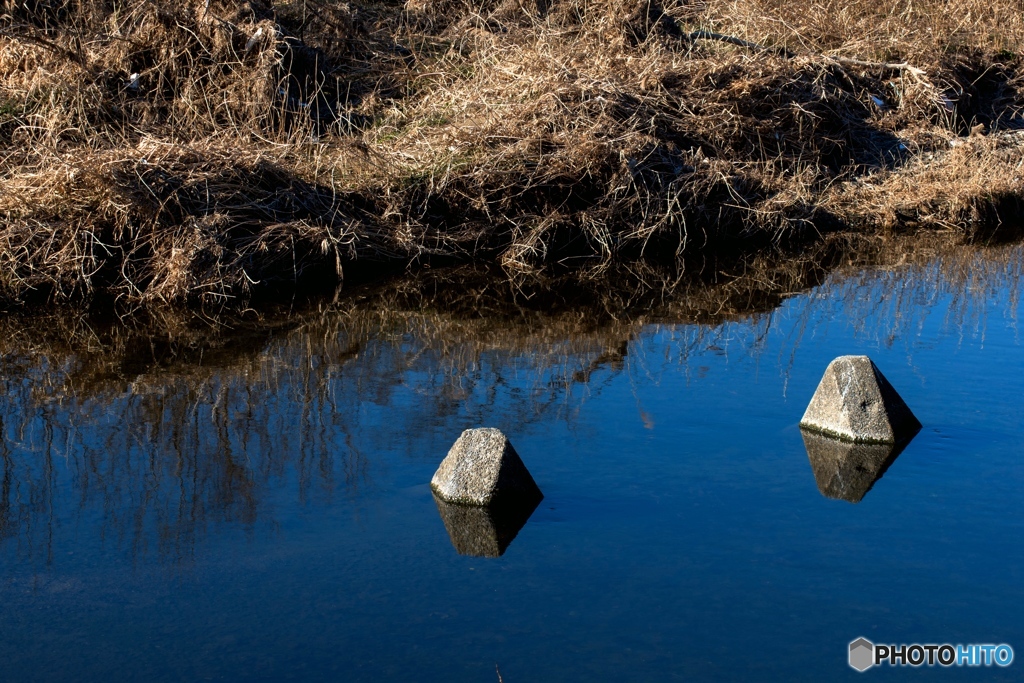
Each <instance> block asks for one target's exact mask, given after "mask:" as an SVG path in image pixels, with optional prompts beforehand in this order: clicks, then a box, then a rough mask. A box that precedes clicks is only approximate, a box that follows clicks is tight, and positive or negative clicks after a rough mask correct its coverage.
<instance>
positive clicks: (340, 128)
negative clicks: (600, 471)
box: [0, 0, 1024, 306]
mask: <svg viewBox="0 0 1024 683" xmlns="http://www.w3.org/2000/svg"><path fill="white" fill-rule="evenodd" d="M1022 128H1024V4H1022V0H984V1H983V0H964V1H962V2H951V1H949V0H916V1H914V0H884V1H882V2H876V1H870V2H869V1H868V0H795V1H790V2H782V1H781V0H746V1H741V0H703V1H701V0H667V2H666V3H665V4H663V5H662V4H659V3H658V2H657V0H406V2H404V4H403V3H401V2H397V1H392V0H386V1H384V2H373V1H368V2H365V3H361V4H353V3H343V2H338V1H334V0H280V1H276V2H271V1H270V0H251V1H249V2H238V1H237V0H175V1H173V2H172V1H171V0H0V213H2V216H3V218H2V224H0V301H3V302H6V303H8V304H10V303H13V302H25V301H29V300H33V299H44V300H51V301H53V300H56V301H67V300H99V299H102V300H107V299H109V298H111V297H112V298H114V299H116V300H117V301H119V302H121V303H124V304H127V305H144V306H149V305H152V304H163V303H172V304H189V305H195V306H233V305H237V304H244V303H245V302H246V301H248V300H250V299H251V297H252V296H253V295H254V294H259V293H265V292H278V291H288V290H290V289H293V288H294V287H295V285H296V284H301V285H317V284H322V283H335V282H337V281H338V279H339V278H344V277H346V276H349V277H352V275H353V274H354V273H372V272H375V271H378V270H380V269H381V268H382V267H384V265H385V264H388V265H392V266H394V265H399V266H403V265H409V264H436V263H441V262H458V261H474V262H487V263H494V264H500V265H501V266H502V267H503V268H504V269H505V270H506V271H507V272H509V273H513V274H514V273H524V272H530V271H535V270H536V269H538V268H555V269H562V270H572V271H575V272H577V273H582V274H584V275H588V274H591V273H593V272H595V270H600V269H602V268H606V267H608V266H609V265H612V264H621V263H627V262H632V261H635V260H636V259H641V258H642V259H651V260H657V261H662V262H668V263H670V264H674V265H675V266H680V265H684V264H687V263H691V262H693V261H694V260H700V259H703V258H705V257H707V256H708V255H709V254H711V255H722V254H740V253H748V254H749V253H752V252H755V251H757V250H761V249H765V248H775V247H782V248H793V247H798V246H800V245H805V244H808V243H814V242H817V241H819V240H820V239H821V237H822V236H823V235H825V234H827V233H830V232H831V233H834V232H837V231H859V232H861V233H862V234H865V233H866V234H891V233H893V232H895V231H902V230H907V229H921V228H924V229H934V230H941V231H948V232H952V233H954V234H956V235H958V236H960V237H963V238H967V239H973V238H976V237H978V236H979V235H981V236H985V237H990V236H991V235H992V234H994V233H997V232H999V230H1000V229H1002V231H1003V233H1005V232H1007V231H1008V230H1009V229H1010V228H1012V227H1013V226H1012V223H1013V221H1014V220H1016V222H1017V224H1018V225H1019V223H1020V220H1019V215H1020V211H1021V207H1022V204H1024V201H1022V198H1024V179H1022V176H1024V168H1022V161H1021V159H1022V157H1024V132H1022V131H1021V130H1020V129H1022ZM1015 217H1016V218H1015Z"/></svg>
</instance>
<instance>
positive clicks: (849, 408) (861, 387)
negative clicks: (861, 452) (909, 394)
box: [800, 356, 921, 443]
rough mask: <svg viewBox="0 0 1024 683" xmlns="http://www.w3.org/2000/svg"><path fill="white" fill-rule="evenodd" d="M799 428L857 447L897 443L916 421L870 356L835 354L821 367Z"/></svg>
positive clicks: (914, 427)
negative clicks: (847, 442)
mask: <svg viewBox="0 0 1024 683" xmlns="http://www.w3.org/2000/svg"><path fill="white" fill-rule="evenodd" d="M800 426H801V427H803V428H804V429H810V430H813V431H817V432H822V433H824V434H828V435H830V436H834V437H838V438H840V439H846V440H848V441H855V442H858V443H897V442H900V441H905V440H907V439H909V438H910V437H912V436H913V435H914V434H916V433H917V431H918V430H919V429H920V428H921V423H920V422H918V420H917V418H916V417H914V414H913V413H912V412H910V408H908V407H907V404H906V403H904V402H903V399H902V398H900V395H899V394H897V393H896V390H895V389H893V388H892V385H891V384H889V382H888V380H886V379H885V377H884V376H883V375H882V373H881V372H880V371H879V370H878V368H877V367H876V366H875V364H874V363H873V362H871V359H870V358H868V357H867V356H840V357H839V358H836V359H835V360H834V361H832V362H831V363H829V365H828V368H826V369H825V375H824V376H823V377H822V378H821V382H820V383H819V384H818V389H817V390H816V391H815V392H814V396H813V397H812V398H811V403H810V405H808V406H807V411H806V412H805V413H804V416H803V418H802V419H801V420H800Z"/></svg>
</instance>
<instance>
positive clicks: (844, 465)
mask: <svg viewBox="0 0 1024 683" xmlns="http://www.w3.org/2000/svg"><path fill="white" fill-rule="evenodd" d="M800 434H801V436H803V438H804V447H805V448H806V449H807V459H808V460H810V461H811V469H812V470H814V481H815V483H817V485H818V490H819V491H821V495H823V496H825V497H826V498H836V499H839V500H845V501H848V502H850V503H859V502H860V501H861V500H862V499H863V498H864V495H865V494H866V493H867V492H868V491H870V490H871V487H872V486H874V485H875V482H876V481H878V480H879V479H881V478H882V475H883V474H885V471H886V470H887V469H889V466H890V465H892V463H893V462H894V461H895V460H896V458H897V457H898V456H899V454H900V453H902V452H903V449H904V448H905V447H906V445H907V443H908V441H903V442H901V443H898V444H891V443H854V442H853V441H843V440H842V439H836V438H833V437H830V436H826V435H824V434H821V433H818V432H812V431H808V430H806V429H801V430H800Z"/></svg>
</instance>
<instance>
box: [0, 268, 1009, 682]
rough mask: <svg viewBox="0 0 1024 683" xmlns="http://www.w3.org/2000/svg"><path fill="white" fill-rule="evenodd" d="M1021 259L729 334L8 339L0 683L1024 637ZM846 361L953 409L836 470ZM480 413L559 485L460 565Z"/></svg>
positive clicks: (792, 670)
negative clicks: (817, 410)
mask: <svg viewBox="0 0 1024 683" xmlns="http://www.w3.org/2000/svg"><path fill="white" fill-rule="evenodd" d="M1022 261H1024V255H1022V251H1021V250H1020V249H1019V248H1010V249H1002V250H998V251H994V252H986V253H979V254H977V255H973V256H965V255H959V256H957V257H955V258H953V257H945V258H936V259H935V260H933V261H931V262H929V263H927V264H925V265H920V266H913V267H910V266H903V267H899V268H895V269H885V270H866V271H863V272H859V273H845V274H834V275H832V276H830V277H829V278H828V279H827V281H826V282H825V283H824V284H823V285H821V286H819V287H817V288H815V289H813V290H811V291H809V292H804V293H801V294H797V295H794V296H791V297H788V298H785V300H784V301H783V302H782V304H781V305H779V306H778V307H776V308H774V309H773V310H764V311H760V312H755V313H751V314H749V315H732V316H725V317H724V318H723V319H719V320H717V321H713V322H711V323H708V324H703V325H699V324H694V323H685V322H683V323H673V322H672V320H671V319H664V318H663V319H661V320H660V321H657V322H653V321H651V320H647V321H645V320H640V319H636V318H635V317H623V318H620V319H619V320H614V319H612V318H610V317H609V318H607V319H604V320H595V319H593V317H592V316H590V315H589V314H579V315H573V314H572V313H571V312H564V311H563V312H562V313H560V314H558V315H554V316H544V315H540V314H532V313H530V314H524V315H523V316H520V317H519V318H517V319H513V320H509V319H496V318H491V317H488V316H485V315H481V316H473V315H464V314H460V315H455V314H452V313H450V312H449V313H445V312H443V311H438V310H431V309H429V308H424V309H420V310H411V311H401V310H397V311H390V312H386V313H385V312H382V311H380V310H379V309H378V308H375V307H374V306H371V305H369V304H361V303H359V302H358V301H357V302H354V303H353V302H347V303H346V302H344V301H343V302H342V303H340V304H337V305H335V306H332V307H331V308H330V309H329V310H326V311H325V312H323V313H315V314H305V317H302V318H301V319H300V320H299V321H298V322H297V323H293V324H290V325H289V326H288V327H287V328H277V329H273V330H269V331H257V332H255V333H250V334H247V335H242V336H240V337H238V338H234V337H227V338H225V337H223V336H221V335H218V334H212V333H211V336H210V339H209V340H207V341H202V340H200V341H196V340H195V339H194V338H189V340H188V341H184V342H180V343H179V344H178V345H177V346H176V343H175V342H174V341H173V340H172V341H170V342H167V340H163V341H161V342H160V343H159V344H157V343H155V342H153V343H148V342H145V341H139V339H137V338H134V337H132V336H131V335H130V334H127V333H126V334H125V335H122V336H118V334H113V333H104V334H93V331H91V330H89V329H88V328H82V329H79V330H77V331H76V332H75V335H74V340H73V341H72V342H71V343H69V344H65V343H58V342H57V341H54V340H55V339H59V338H61V334H64V336H65V337H66V336H69V333H59V332H58V331H52V330H49V329H47V330H42V329H40V330H35V331H33V330H27V331H22V332H19V333H14V332H11V331H10V330H8V332H7V333H5V334H6V335H7V336H9V337H10V340H8V341H6V342H3V344H4V346H3V347H2V350H3V360H2V367H0V369H2V382H3V389H2V392H3V393H2V397H0V434H2V441H0V633H2V638H0V662H2V668H0V678H2V679H3V680H12V681H32V680H96V681H106V680H132V681H163V680H166V681H186V680H187V681H192V680H244V681H249V680H288V679H291V680H335V681H387V680H395V681H398V680H402V681H497V680H498V675H497V672H496V667H497V668H498V669H500V672H501V676H502V677H503V679H504V680H505V681H507V682H509V683H514V682H517V681H519V682H521V681H568V680H601V681H603V680H609V681H651V680H780V681H782V680H785V681H792V680H807V681H822V680H844V679H850V680H855V679H856V680H860V679H858V678H857V676H860V675H861V674H856V673H855V672H853V671H852V670H851V669H849V668H848V667H847V664H846V648H847V644H848V643H849V642H850V641H851V640H853V639H854V638H856V637H858V636H865V637H867V638H869V639H871V640H873V641H875V642H953V643H956V642H969V643H979V642H980V643H984V642H992V643H1004V642H1005V643H1009V644H1010V645H1012V646H1014V647H1015V648H1016V649H1017V653H1018V658H1022V657H1024V609H1022V605H1024V571H1022V568H1024V544H1022V543H1021V538H1022V532H1024V495H1022V491H1024V458H1022V457H1021V456H1022V449H1021V435H1022V433H1024V424H1022V419H1021V418H1022V409H1021V402H1020V397H1021V396H1022V395H1024V352H1022V351H1024V350H1022V337H1021V334H1020V332H1019V329H1018V322H1017V314H1018V309H1019V306H1018V301H1017V290H1018V278H1019V276H1020V274H1021V272H1022ZM849 353H866V354H868V355H870V356H871V357H872V358H873V359H874V360H875V362H876V363H877V364H878V366H879V367H880V368H881V370H882V371H883V372H884V373H885V374H886V375H887V377H888V378H889V380H890V382H891V383H892V384H893V385H894V386H895V387H896V388H897V390H899V391H900V393H901V394H902V395H903V397H904V399H905V400H906V401H907V403H908V404H909V405H910V406H911V408H912V409H913V410H914V411H915V413H916V414H917V416H918V417H919V418H920V420H921V422H922V423H923V424H924V428H923V429H922V431H921V432H920V433H919V434H918V435H917V437H916V438H915V439H914V440H913V441H912V442H911V443H910V444H909V446H907V448H906V449H905V450H904V451H903V452H902V453H901V454H900V455H899V457H898V458H897V459H896V460H895V461H894V462H893V463H892V464H891V465H890V466H889V467H888V469H887V470H886V471H885V472H884V476H882V477H881V478H880V479H878V480H877V481H873V479H874V476H873V474H872V475H870V476H868V477H867V481H865V482H864V485H863V486H860V488H859V489H858V490H853V491H850V490H842V487H839V488H838V489H837V488H836V487H835V486H832V488H830V485H829V483H828V478H827V477H822V478H820V479H821V483H822V489H819V479H816V476H815V474H816V472H815V470H814V468H813V467H812V460H811V459H809V457H808V451H807V448H806V447H805V444H804V441H803V439H802V438H801V433H800V431H799V429H798V428H797V422H798V421H799V419H800V416H801V414H802V413H803V410H804V407H805V406H806V404H807V402H808V400H809V399H810V397H811V394H812V393H813V391H814V388H815V386H816V385H817V382H818V380H819V378H820V377H821V374H822V371H823V370H824V368H825V366H826V365H827V364H828V362H829V361H830V360H831V359H832V358H833V357H835V356H837V355H841V354H849ZM139 358H144V359H146V360H145V361H140V360H139ZM154 359H155V360H154ZM471 426H495V427H500V428H502V429H504V430H505V431H506V433H507V434H508V435H509V437H510V438H511V440H512V442H513V443H514V444H515V446H516V448H517V450H518V451H519V453H520V454H521V456H522V458H523V460H524V461H525V462H526V464H527V466H528V467H529V468H530V470H531V471H532V473H533V476H534V478H535V479H536V480H537V482H538V484H539V485H540V487H541V488H542V490H543V491H544V493H545V496H546V497H545V499H544V501H543V502H542V503H541V504H540V506H539V507H538V508H537V509H536V510H535V511H534V512H533V515H532V516H531V517H530V518H529V520H528V521H527V522H526V524H525V526H523V527H522V528H521V529H520V530H519V531H518V535H516V536H515V537H514V539H513V540H512V541H511V543H510V544H508V546H507V548H505V552H504V554H503V555H501V556H500V557H475V556H469V555H462V554H459V552H457V550H456V547H455V546H454V545H453V541H452V539H451V538H450V536H449V533H448V530H447V529H446V527H445V524H444V522H443V520H442V517H441V515H440V514H439V510H438V507H437V506H436V505H435V502H434V500H433V498H432V496H431V493H430V490H429V488H428V485H427V482H428V481H429V480H430V477H431V475H432V473H433V471H434V469H435V468H436V466H437V464H438V463H439V462H440V460H441V459H442V458H443V457H444V455H445V453H446V452H447V449H448V447H449V446H450V444H451V443H452V442H453V441H454V440H455V438H456V437H457V436H458V435H459V433H460V432H461V431H462V430H463V429H464V428H467V427H471ZM819 474H820V473H819ZM867 486H870V488H866V487H867ZM855 488H856V487H855ZM826 494H827V495H826ZM844 497H846V498H847V500H844V499H843V498H844ZM849 499H853V500H858V499H859V502H856V503H852V502H849ZM512 531H513V532H514V531H515V530H514V529H513V530H512ZM492 554H493V553H492ZM1022 666H1024V660H1022V661H1018V662H1015V663H1014V664H1013V665H1012V666H1011V667H1009V668H1008V669H1005V670H1004V669H1000V670H997V669H986V670H978V669H961V670H955V671H943V672H941V673H942V675H943V676H944V677H946V678H950V679H963V680H981V679H984V680H994V679H999V677H1000V676H1002V680H1018V679H1019V677H1020V669H1021V667H1022ZM933 673H939V672H933ZM914 674H916V675H917V676H918V677H920V676H921V675H926V674H924V672H920V671H917V672H914V671H906V670H902V671H901V670H891V669H884V670H874V671H871V672H868V673H866V674H863V676H869V677H872V678H880V679H893V678H898V677H906V676H909V675H914Z"/></svg>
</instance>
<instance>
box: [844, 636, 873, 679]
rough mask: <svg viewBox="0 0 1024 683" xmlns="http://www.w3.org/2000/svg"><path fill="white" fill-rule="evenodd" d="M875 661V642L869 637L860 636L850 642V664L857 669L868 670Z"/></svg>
mask: <svg viewBox="0 0 1024 683" xmlns="http://www.w3.org/2000/svg"><path fill="white" fill-rule="evenodd" d="M874 663H875V644H874V643H872V642H871V641H870V640H868V639H867V638H858V639H857V640H855V641H853V642H852V643H850V666H852V667H853V668H854V669H856V670H857V671H867V670H868V669H870V668H871V667H872V666H873V665H874Z"/></svg>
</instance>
